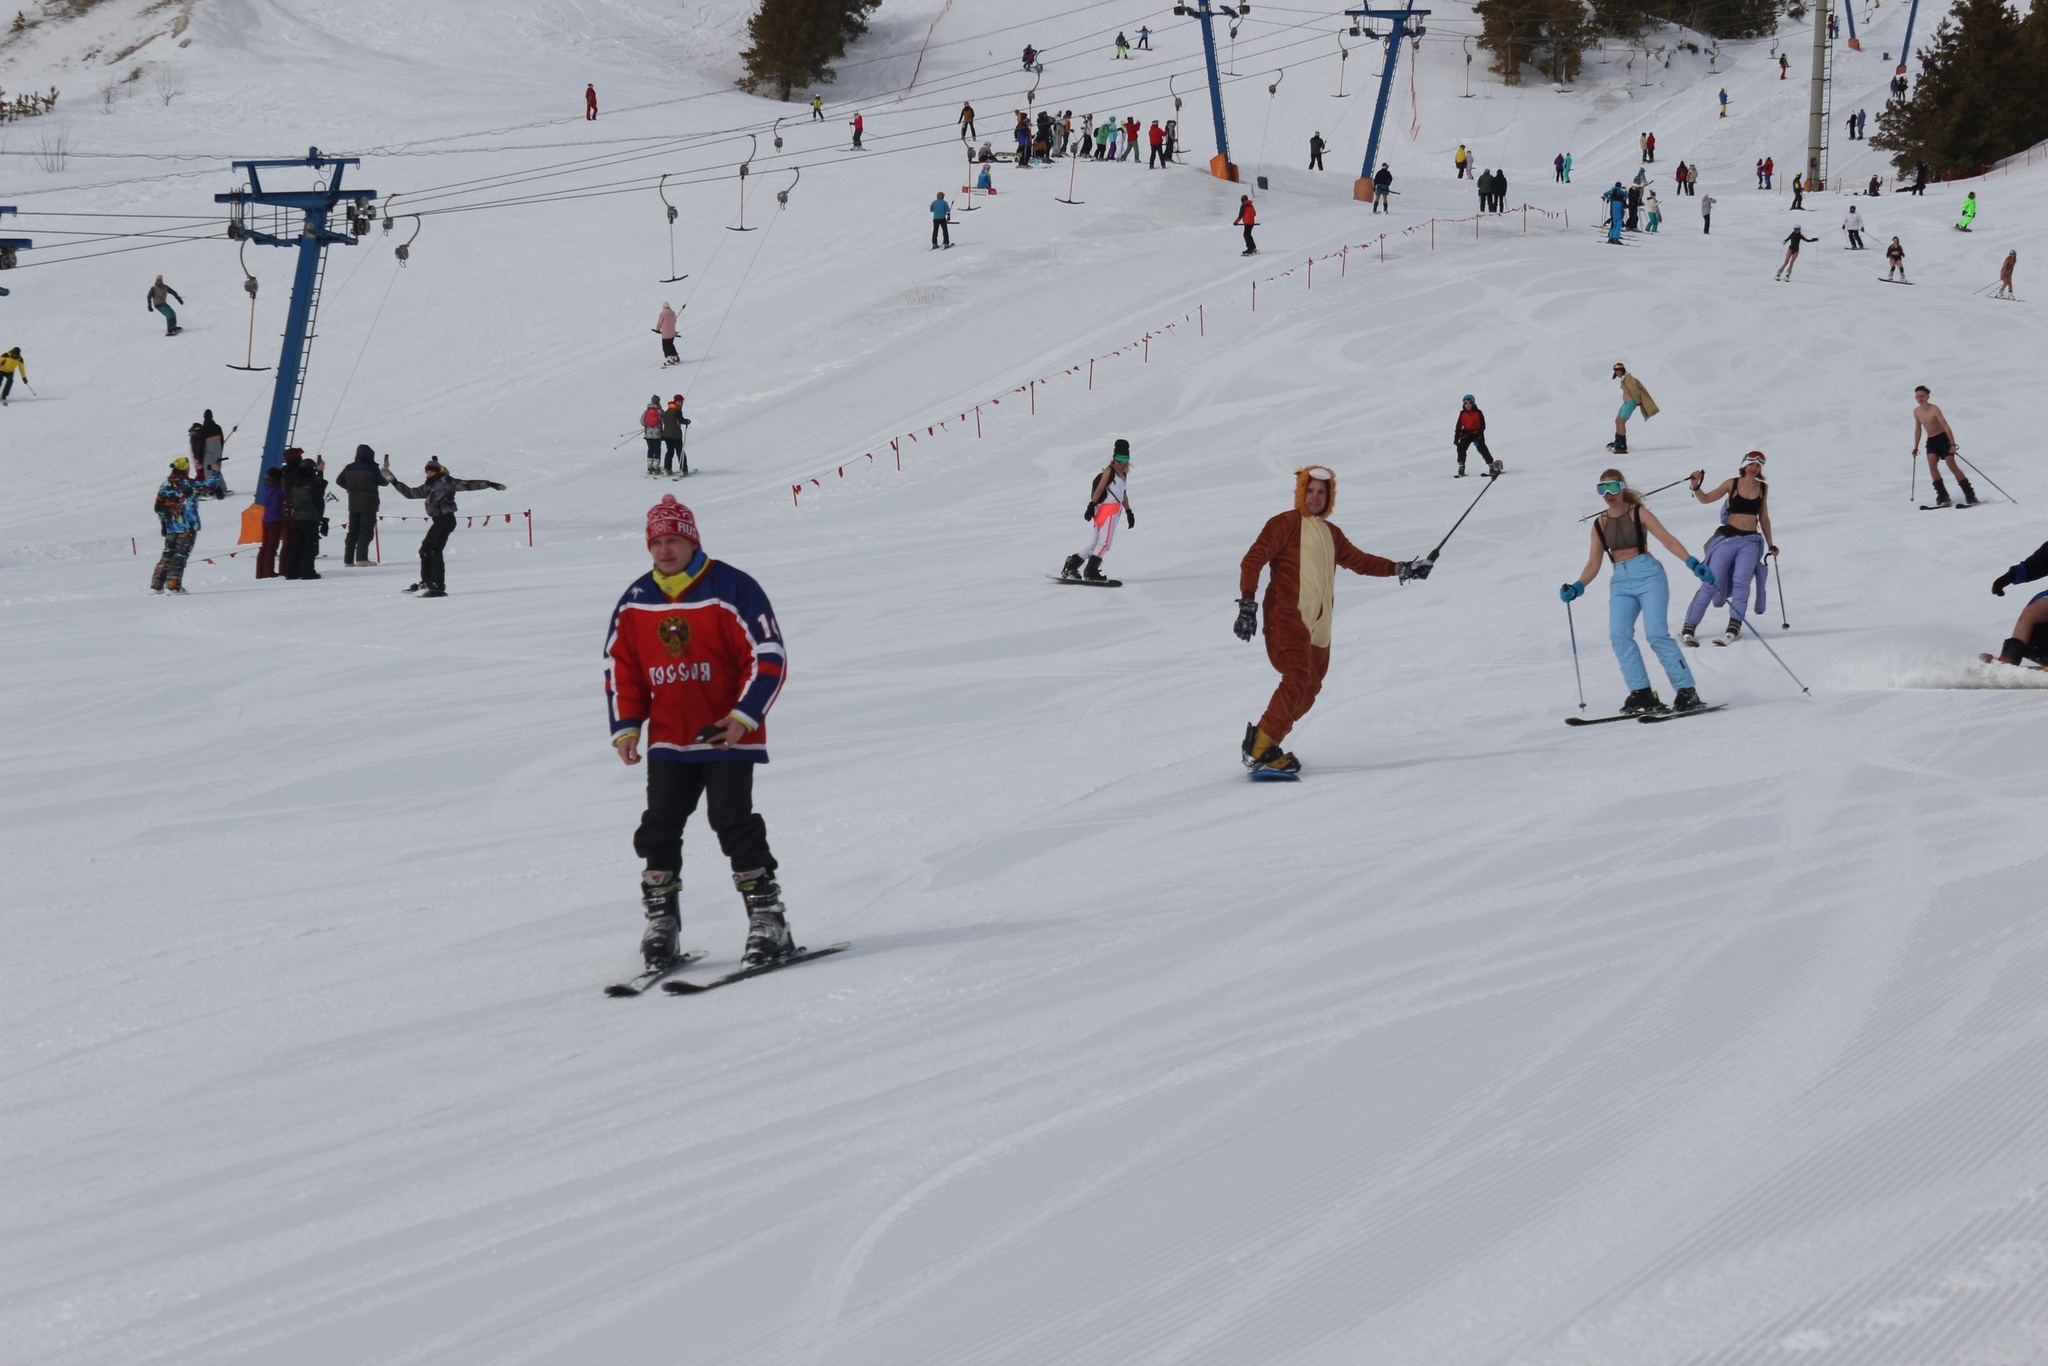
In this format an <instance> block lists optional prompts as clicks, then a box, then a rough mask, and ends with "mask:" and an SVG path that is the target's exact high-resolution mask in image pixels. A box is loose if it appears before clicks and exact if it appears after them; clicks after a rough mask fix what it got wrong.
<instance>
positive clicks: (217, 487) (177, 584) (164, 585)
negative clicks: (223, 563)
mask: <svg viewBox="0 0 2048 1366" xmlns="http://www.w3.org/2000/svg"><path fill="white" fill-rule="evenodd" d="M179 302H181V303H182V302H184V301H183V300H180V301H179ZM191 470H192V462H191V461H190V460H189V459H187V458H186V457H184V456H182V455H181V456H179V457H178V458H177V459H176V460H173V461H172V462H171V472H170V474H169V475H168V476H167V477H166V478H165V479H164V482H163V483H162V484H161V485H159V486H158V488H157V491H156V520H157V525H158V526H159V527H160V528H161V529H162V531H163V534H164V553H163V555H162V557H161V558H159V559H158V560H157V562H156V572H155V573H153V574H151V575H150V576H149V591H150V592H152V593H179V594H182V593H183V592H184V591H185V561H186V560H188V559H190V558H191V557H192V542H193V541H194V540H196V539H198V536H199V500H200V499H202V498H205V497H208V496H212V497H219V496H220V493H221V488H222V485H221V482H220V471H219V470H211V471H209V472H208V473H207V475H206V477H205V478H204V479H194V478H192V475H191Z"/></svg>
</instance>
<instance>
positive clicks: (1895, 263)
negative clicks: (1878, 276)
mask: <svg viewBox="0 0 2048 1366" xmlns="http://www.w3.org/2000/svg"><path fill="white" fill-rule="evenodd" d="M1884 259H1885V270H1884V278H1885V279H1887V280H1889V279H1891V278H1892V277H1893V276H1895V275H1896V276H1897V277H1898V279H1899V282H1900V283H1901V284H1908V285H1910V284H1912V283H1913V282H1912V281H1911V280H1908V279H1907V278H1906V249H1905V248H1904V247H1902V246H1900V245H1899V239H1898V238H1896V237H1894V238H1893V239H1892V244H1891V245H1890V246H1888V247H1886V248H1885V249H1884Z"/></svg>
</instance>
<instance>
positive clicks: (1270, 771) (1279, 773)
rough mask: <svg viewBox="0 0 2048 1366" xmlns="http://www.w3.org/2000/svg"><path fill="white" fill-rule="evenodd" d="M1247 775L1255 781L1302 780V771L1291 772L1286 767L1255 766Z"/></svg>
mask: <svg viewBox="0 0 2048 1366" xmlns="http://www.w3.org/2000/svg"><path fill="white" fill-rule="evenodd" d="M1246 776H1248V777H1249V778H1250V779H1251V780H1252V781H1253V782H1255V783H1298V782H1300V781H1301V774H1300V773H1298V772H1296V773H1289V772H1287V771H1286V770H1285V769H1279V768H1255V769H1253V770H1251V772H1250V773H1249V774H1247V775H1246Z"/></svg>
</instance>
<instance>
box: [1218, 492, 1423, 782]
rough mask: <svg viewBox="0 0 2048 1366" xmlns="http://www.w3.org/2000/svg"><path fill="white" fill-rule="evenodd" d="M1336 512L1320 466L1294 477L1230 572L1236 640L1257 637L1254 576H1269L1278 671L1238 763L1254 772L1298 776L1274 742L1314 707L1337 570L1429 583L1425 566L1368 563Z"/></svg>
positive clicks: (1271, 639)
mask: <svg viewBox="0 0 2048 1366" xmlns="http://www.w3.org/2000/svg"><path fill="white" fill-rule="evenodd" d="M1336 505H1337V475H1336V473H1335V472H1334V471H1332V470H1329V469H1326V468H1324V467H1323V466H1321V465H1310V466H1307V467H1306V468H1303V469H1298V470H1296V471H1295V472H1294V507H1293V509H1292V510H1290V511H1287V512H1283V513H1281V514H1280V515H1279V516H1277V517H1274V518H1272V519H1271V520H1270V521H1268V522H1267V523H1266V525H1265V526H1264V527H1263V528H1261V529H1260V531H1259V537H1258V539H1257V540H1255V541H1253V542H1252V548H1251V549H1250V550H1247V551H1246V552H1245V554H1244V559H1243V560H1242V561H1241V562H1240V563H1239V565H1238V578H1237V599H1238V600H1237V622H1236V624H1235V626H1234V627H1233V628H1232V629H1233V630H1234V631H1236V633H1237V638H1238V639H1239V640H1250V639H1251V638H1252V635H1253V633H1254V632H1256V631H1257V630H1258V629H1259V604H1258V602H1257V600H1256V599H1255V598H1254V597H1253V594H1255V593H1257V592H1258V591H1259V571H1260V570H1262V569H1266V568H1268V567H1270V568H1271V571H1272V572H1271V574H1270V575H1269V577H1268V579H1267V583H1266V658H1267V659H1268V660H1269V661H1271V662H1272V665H1273V667H1274V668H1275V669H1278V670H1279V671H1280V686H1279V687H1277V688H1275V689H1274V690H1273V697H1272V700H1271V701H1269V702H1267V704H1266V711H1265V715H1263V716H1261V717H1260V718H1259V719H1258V720H1257V721H1256V722H1250V723H1247V724H1246V726H1245V728H1244V746H1243V751H1242V752H1243V754H1244V763H1245V767H1246V768H1249V769H1252V770H1254V771H1255V772H1256V771H1258V770H1261V769H1263V770H1267V771H1269V772H1275V773H1299V772H1300V771H1301V761H1300V760H1299V759H1297V758H1295V757H1294V756H1293V755H1292V754H1287V753H1284V752H1282V750H1281V748H1280V742H1281V741H1282V740H1285V739H1286V738H1287V733H1288V732H1289V731H1291V730H1293V729H1294V724H1295V722H1297V721H1299V720H1300V719H1301V718H1302V717H1303V716H1305V715H1306V714H1307V713H1308V709H1309V708H1310V707H1311V706H1313V705H1315V700H1316V694H1317V693H1318V692H1320V691H1322V687H1323V675H1324V674H1326V673H1328V672H1329V668H1330V622H1331V618H1332V614H1333V609H1334V607H1335V605H1336V596H1337V568H1338V566H1340V565H1341V566H1343V567H1344V568H1345V569H1348V570H1350V571H1351V572H1352V573H1354V574H1368V575H1371V576H1372V577H1374V578H1381V579H1391V578H1398V579H1399V580H1400V581H1401V582H1402V583H1406V582H1408V580H1410V579H1426V578H1428V577H1429V571H1430V568H1431V565H1430V563H1429V561H1428V560H1406V561H1403V562H1401V563H1399V564H1397V563H1395V562H1394V561H1392V560H1388V559H1382V558H1381V557H1380V556H1378V555H1368V554H1366V553H1365V552H1364V551H1363V550H1360V549H1359V548H1358V547H1357V546H1354V545H1353V544H1351V542H1350V541H1349V540H1347V539H1346V538H1345V536H1344V533H1343V532H1342V531H1339V530H1338V529H1337V528H1336V527H1335V526H1334V525H1332V524H1331V523H1330V522H1328V521H1327V520H1325V519H1326V518H1327V517H1328V516H1329V514H1330V513H1331V512H1332V511H1333V510H1334V509H1335V508H1336Z"/></svg>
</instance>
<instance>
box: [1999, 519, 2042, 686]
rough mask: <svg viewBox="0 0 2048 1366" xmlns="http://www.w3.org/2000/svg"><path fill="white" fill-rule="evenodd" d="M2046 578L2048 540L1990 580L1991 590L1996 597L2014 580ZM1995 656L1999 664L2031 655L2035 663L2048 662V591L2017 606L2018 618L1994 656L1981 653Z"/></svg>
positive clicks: (2036, 580)
mask: <svg viewBox="0 0 2048 1366" xmlns="http://www.w3.org/2000/svg"><path fill="white" fill-rule="evenodd" d="M2042 579H2048V541H2044V542H2042V544H2041V548H2040V549H2038V550H2036V551H2035V552H2034V553H2033V554H2031V555H2029V556H2027V558H2025V559H2024V560H2021V561H2020V562H2019V563H2018V564H2016V565H2014V566H2013V567H2012V568H2010V569H2008V570H2006V571H2005V572H2004V573H2003V574H2000V575H1999V576H1998V577H1997V578H1995V579H1993V580H1992V581H1991V591H1992V592H1993V593H1994V594H1996V595H1997V596H1999V597H2001V598H2002V597H2004V596H2005V590H2006V589H2008V588H2010V587H2012V586H2013V585H2014V584H2016V583H2039V582H2040V581H2041V580H2042ZM1993 658H1996V659H1997V660H1998V662H1999V663H2001V664H2018V663H2020V662H2021V661H2023V660H2028V659H2031V660H2033V661H2034V662H2035V663H2036V664H2044V665H2048V591H2043V592H2039V593H2036V594H2034V596H2033V597H2031V598H2029V599H2028V600H2027V605H2026V606H2025V607H2023V608H2021V609H2020V619H2019V620H2018V621H2016V622H2014V623H2013V627H2012V634H2011V635H2010V636H2008V637H2006V641H2005V644H2004V645H2002V646H2000V647H1999V650H1998V654H1997V655H1996V656H1992V655H1986V656H1984V659H1985V662H1987V663H1989V662H1990V661H1991V660H1992V659H1993Z"/></svg>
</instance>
